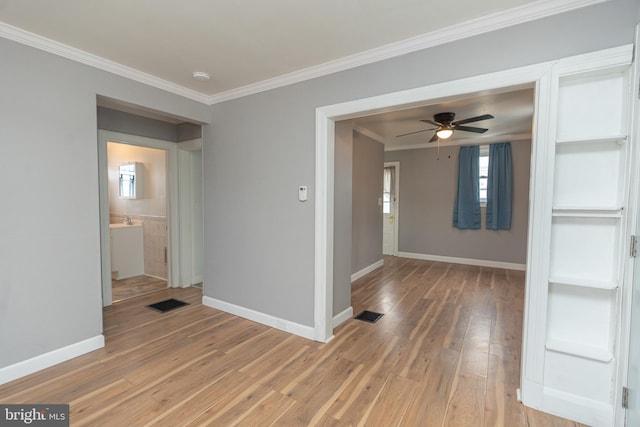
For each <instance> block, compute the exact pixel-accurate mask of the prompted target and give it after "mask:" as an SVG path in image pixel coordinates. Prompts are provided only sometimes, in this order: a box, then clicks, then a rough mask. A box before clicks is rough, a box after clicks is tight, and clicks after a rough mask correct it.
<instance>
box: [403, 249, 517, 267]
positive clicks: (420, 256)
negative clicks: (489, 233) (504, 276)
mask: <svg viewBox="0 0 640 427" xmlns="http://www.w3.org/2000/svg"><path fill="white" fill-rule="evenodd" d="M398 257H400V258H412V259H421V260H425V261H436V262H448V263H451V264H466V265H477V266H480V267H492V268H504V269H507V270H519V271H526V270H527V265H526V264H515V263H511V262H501V261H488V260H484V259H473V258H457V257H450V256H441V255H427V254H414V253H411V252H398Z"/></svg>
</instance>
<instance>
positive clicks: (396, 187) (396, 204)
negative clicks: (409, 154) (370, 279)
mask: <svg viewBox="0 0 640 427" xmlns="http://www.w3.org/2000/svg"><path fill="white" fill-rule="evenodd" d="M389 166H392V167H393V168H394V170H395V174H394V181H393V191H394V198H395V200H394V201H393V204H392V206H393V212H392V214H393V243H392V248H391V254H392V255H393V256H398V230H399V228H400V227H399V226H398V224H399V221H400V162H384V167H385V168H386V167H389Z"/></svg>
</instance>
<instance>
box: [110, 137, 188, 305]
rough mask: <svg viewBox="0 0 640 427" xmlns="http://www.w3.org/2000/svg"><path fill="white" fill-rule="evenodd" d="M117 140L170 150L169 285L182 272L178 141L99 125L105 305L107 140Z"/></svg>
mask: <svg viewBox="0 0 640 427" xmlns="http://www.w3.org/2000/svg"><path fill="white" fill-rule="evenodd" d="M108 142H118V143H120V144H128V145H135V146H140V147H148V148H155V149H160V150H165V151H166V152H167V226H168V232H167V238H168V242H167V247H168V259H169V265H168V272H167V285H168V286H169V287H175V286H177V284H178V283H180V281H179V277H180V275H179V273H180V259H179V258H180V257H178V256H174V254H179V253H180V250H179V242H180V235H179V229H180V227H179V224H180V222H179V213H178V200H177V197H178V156H177V144H176V143H175V142H169V141H162V140H159V139H152V138H146V137H142V136H136V135H128V134H123V133H119V132H111V131H106V130H101V129H98V175H99V200H100V250H101V260H102V284H101V286H102V304H103V306H104V307H106V306H108V305H111V303H112V293H111V253H110V247H109V245H110V237H109V183H108V162H107V161H108V159H107V143H108Z"/></svg>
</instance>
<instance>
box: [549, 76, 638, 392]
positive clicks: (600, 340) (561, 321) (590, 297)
mask: <svg viewBox="0 0 640 427" xmlns="http://www.w3.org/2000/svg"><path fill="white" fill-rule="evenodd" d="M627 93H628V92H627V74H626V72H625V71H624V70H620V69H615V70H611V72H609V73H603V72H601V71H599V72H598V73H595V74H582V75H572V76H566V77H561V78H560V80H559V87H558V116H557V128H556V140H555V144H554V145H555V157H554V181H553V209H552V212H551V239H550V257H549V280H548V301H547V338H546V345H545V348H546V350H547V352H550V353H549V355H548V356H547V358H548V362H549V363H551V364H552V365H553V366H551V367H550V369H549V372H553V373H554V374H548V380H549V384H548V385H549V386H550V387H552V388H555V389H558V390H561V391H562V390H563V387H565V386H564V385H563V383H562V381H561V380H560V378H561V377H562V373H563V372H569V371H570V370H571V369H574V368H575V366H581V367H583V368H581V369H588V370H589V371H590V373H591V374H593V375H599V376H602V381H597V382H594V383H601V384H605V383H607V378H608V375H610V373H611V372H613V370H614V366H613V363H614V361H615V360H614V342H615V339H614V338H615V337H614V335H615V322H616V319H617V317H618V316H617V309H616V306H617V299H618V298H617V290H618V289H619V287H620V284H621V277H622V274H621V266H622V262H621V252H622V248H623V247H624V242H623V235H622V232H623V225H624V218H625V209H624V207H625V203H626V200H625V177H626V168H627V157H628V155H627V152H628V144H627V143H626V142H627V134H626V116H625V114H626V112H625V102H626V99H627V98H626V97H627ZM578 360H579V361H578ZM585 374H587V373H586V372H585ZM564 391H566V392H572V391H573V390H564ZM599 393H602V390H596V389H595V388H594V389H593V390H588V389H587V390H584V397H586V398H595V397H597V396H598V395H599Z"/></svg>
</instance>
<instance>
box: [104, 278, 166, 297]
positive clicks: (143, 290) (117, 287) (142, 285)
mask: <svg viewBox="0 0 640 427" xmlns="http://www.w3.org/2000/svg"><path fill="white" fill-rule="evenodd" d="M166 287H167V281H166V280H163V279H158V278H157V277H152V276H147V275H144V274H143V275H141V276H135V277H129V278H126V279H120V280H118V279H111V293H112V299H113V302H118V301H122V300H125V299H128V298H133V297H139V296H141V295H146V294H150V293H151V292H156V291H159V290H162V289H164V288H166Z"/></svg>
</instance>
